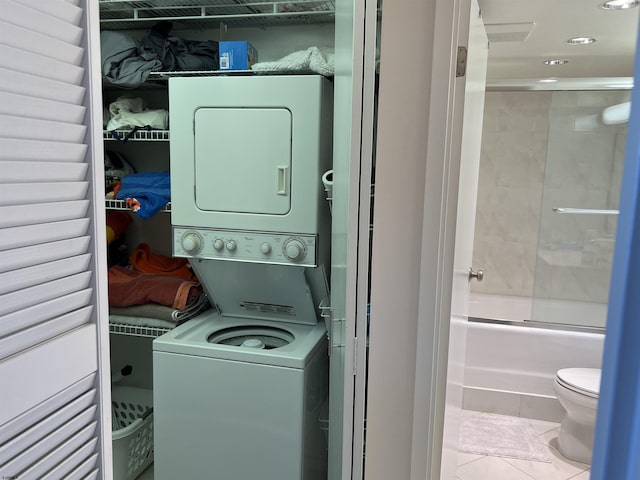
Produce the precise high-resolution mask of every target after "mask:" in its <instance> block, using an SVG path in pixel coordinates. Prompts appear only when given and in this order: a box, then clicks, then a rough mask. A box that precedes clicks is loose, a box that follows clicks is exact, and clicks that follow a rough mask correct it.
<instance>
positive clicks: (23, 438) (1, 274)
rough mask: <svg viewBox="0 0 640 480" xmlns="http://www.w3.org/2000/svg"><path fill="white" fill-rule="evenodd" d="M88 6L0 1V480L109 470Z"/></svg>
mask: <svg viewBox="0 0 640 480" xmlns="http://www.w3.org/2000/svg"><path fill="white" fill-rule="evenodd" d="M100 79H101V76H100V46H99V28H98V2H96V1H92V0H0V478H1V479H3V480H6V479H19V480H29V479H63V478H64V479H67V478H68V479H88V478H111V425H110V412H109V408H108V407H109V405H110V399H109V397H110V392H109V375H108V368H109V367H108V354H109V353H108V350H109V349H108V328H107V323H108V322H107V318H108V316H107V305H106V291H107V290H106V246H105V245H106V240H105V230H104V228H105V227H104V224H105V215H104V211H103V210H104V200H103V199H104V186H103V185H104V180H103V160H102V158H103V153H102V140H101V128H102V127H101V121H102V100H101V90H100V89H101V81H100Z"/></svg>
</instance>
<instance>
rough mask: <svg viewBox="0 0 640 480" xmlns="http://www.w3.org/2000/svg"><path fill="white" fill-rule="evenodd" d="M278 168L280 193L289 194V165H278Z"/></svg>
mask: <svg viewBox="0 0 640 480" xmlns="http://www.w3.org/2000/svg"><path fill="white" fill-rule="evenodd" d="M277 169H278V195H287V194H288V189H287V186H288V184H289V181H288V180H289V179H288V176H289V175H288V172H289V167H277Z"/></svg>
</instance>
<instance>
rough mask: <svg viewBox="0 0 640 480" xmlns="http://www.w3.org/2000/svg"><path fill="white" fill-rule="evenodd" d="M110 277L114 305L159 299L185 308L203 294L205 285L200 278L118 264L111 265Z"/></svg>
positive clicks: (141, 303) (127, 304) (125, 305)
mask: <svg viewBox="0 0 640 480" xmlns="http://www.w3.org/2000/svg"><path fill="white" fill-rule="evenodd" d="M108 280H109V305H112V306H114V307H129V306H131V305H143V304H146V303H159V304H160V305H164V306H166V307H171V308H175V309H178V310H184V309H185V307H186V306H187V305H189V304H190V303H191V302H193V301H194V299H195V298H197V297H198V296H200V295H201V294H202V287H201V286H200V284H199V283H197V282H190V281H186V280H183V279H182V278H178V277H175V276H173V275H162V274H153V273H142V272H137V271H135V270H131V269H128V268H124V267H120V266H117V265H116V266H113V267H111V268H110V269H109V271H108Z"/></svg>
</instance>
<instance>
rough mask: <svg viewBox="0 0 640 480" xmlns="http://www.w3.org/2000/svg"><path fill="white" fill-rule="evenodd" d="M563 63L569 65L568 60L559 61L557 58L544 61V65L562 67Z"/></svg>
mask: <svg viewBox="0 0 640 480" xmlns="http://www.w3.org/2000/svg"><path fill="white" fill-rule="evenodd" d="M565 63H569V60H561V59H559V58H554V59H550V60H545V61H544V64H545V65H564V64H565Z"/></svg>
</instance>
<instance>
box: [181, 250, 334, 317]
mask: <svg viewBox="0 0 640 480" xmlns="http://www.w3.org/2000/svg"><path fill="white" fill-rule="evenodd" d="M190 263H191V266H192V268H193V269H194V271H195V272H196V275H197V276H198V279H199V280H200V282H201V283H202V285H203V287H204V289H205V291H206V292H207V294H208V295H209V298H211V299H212V301H213V302H214V303H215V304H216V305H217V307H218V309H219V310H220V312H221V313H222V314H223V315H224V316H231V317H241V318H256V319H261V320H274V321H278V322H287V323H299V324H305V325H315V324H316V323H318V317H319V304H320V301H321V300H322V299H323V298H326V297H327V296H328V295H329V293H328V287H327V286H326V283H325V284H324V287H323V286H322V282H316V281H311V280H309V281H308V280H307V277H308V274H307V272H306V270H307V269H306V268H305V267H298V266H294V265H270V264H263V263H244V262H225V261H220V260H199V259H192V260H190ZM312 270H314V271H317V268H316V269H312ZM310 285H311V286H310ZM312 286H313V287H314V288H313V289H312ZM318 289H322V290H324V291H321V292H314V291H313V290H318Z"/></svg>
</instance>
